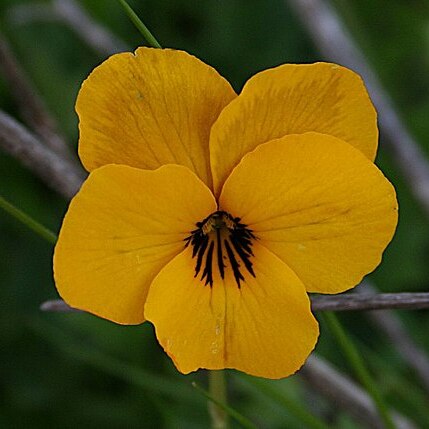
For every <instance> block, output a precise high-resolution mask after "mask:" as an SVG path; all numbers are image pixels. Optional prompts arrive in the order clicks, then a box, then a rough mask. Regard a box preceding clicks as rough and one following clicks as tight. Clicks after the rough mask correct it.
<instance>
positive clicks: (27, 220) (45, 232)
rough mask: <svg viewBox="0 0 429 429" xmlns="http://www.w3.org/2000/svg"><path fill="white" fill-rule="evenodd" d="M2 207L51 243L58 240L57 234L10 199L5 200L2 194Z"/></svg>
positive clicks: (0, 199) (0, 200)
mask: <svg viewBox="0 0 429 429" xmlns="http://www.w3.org/2000/svg"><path fill="white" fill-rule="evenodd" d="M0 208H2V209H3V210H4V211H5V212H7V213H9V214H10V215H11V216H12V217H14V218H15V219H17V220H19V221H20V222H21V223H23V224H24V225H25V226H26V227H28V228H30V229H31V230H33V231H34V232H35V233H36V234H38V235H39V236H40V237H42V238H44V239H45V240H46V241H49V243H52V244H55V243H56V242H57V238H58V237H57V236H56V234H54V233H53V232H52V231H50V230H49V229H48V228H46V227H44V226H43V225H42V224H40V223H39V222H37V221H35V220H34V219H33V218H32V217H30V216H29V215H28V214H26V213H24V212H23V211H22V210H20V209H18V208H17V207H15V206H14V205H13V204H11V203H10V202H9V201H7V200H5V199H4V198H3V197H2V196H0Z"/></svg>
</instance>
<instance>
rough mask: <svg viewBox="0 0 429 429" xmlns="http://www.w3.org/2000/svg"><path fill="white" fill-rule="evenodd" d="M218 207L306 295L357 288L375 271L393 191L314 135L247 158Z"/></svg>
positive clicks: (348, 149) (331, 140) (340, 147)
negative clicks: (297, 281)
mask: <svg viewBox="0 0 429 429" xmlns="http://www.w3.org/2000/svg"><path fill="white" fill-rule="evenodd" d="M220 207H221V208H222V210H226V211H228V212H229V213H232V214H233V215H234V216H238V217H241V219H242V220H241V221H242V222H243V223H245V224H247V225H248V227H249V228H251V229H252V230H253V231H254V234H255V235H256V236H257V237H258V238H259V241H260V243H261V244H263V245H264V246H265V247H267V248H268V249H269V250H271V251H272V252H273V253H275V254H276V255H277V256H278V257H280V259H282V260H283V261H284V262H285V263H286V264H287V265H288V266H289V267H291V268H292V270H294V272H295V273H296V274H297V275H298V277H299V278H300V279H301V280H302V281H303V283H304V284H305V286H306V288H307V291H309V292H321V293H337V292H341V291H344V290H347V289H349V288H351V287H353V286H355V285H356V284H357V283H359V281H360V280H361V279H362V277H363V276H364V275H365V274H367V273H369V272H371V271H372V270H373V269H374V268H375V267H376V266H377V265H378V264H379V263H380V261H381V255H382V252H383V251H384V249H385V247H386V246H387V244H388V243H389V242H390V240H391V239H392V236H393V233H394V231H395V228H396V223H397V202H396V197H395V190H394V188H393V186H392V185H391V184H390V182H389V181H388V180H387V179H386V178H385V177H384V176H383V174H382V173H381V171H380V170H378V168H377V167H376V166H375V165H374V164H373V163H372V162H370V161H369V160H368V159H367V158H365V157H364V156H363V155H362V153H361V152H359V151H358V150H356V149H354V148H353V147H352V146H350V145H349V144H347V143H345V142H343V141H341V140H339V139H337V138H335V137H332V136H326V135H323V134H317V133H307V134H300V135H290V136H286V137H283V138H281V139H278V140H274V141H272V142H269V143H266V144H263V145H260V146H259V147H258V148H257V149H255V151H253V152H252V153H249V154H248V155H246V156H245V157H244V158H243V160H242V161H241V163H240V164H239V165H238V166H237V167H236V168H235V169H234V171H233V172H232V174H231V175H230V176H229V178H228V179H227V181H226V182H225V185H224V188H223V190H222V194H221V197H220Z"/></svg>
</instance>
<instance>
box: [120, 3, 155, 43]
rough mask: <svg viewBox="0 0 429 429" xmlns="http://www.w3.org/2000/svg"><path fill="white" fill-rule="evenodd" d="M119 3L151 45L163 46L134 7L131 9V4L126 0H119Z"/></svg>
mask: <svg viewBox="0 0 429 429" xmlns="http://www.w3.org/2000/svg"><path fill="white" fill-rule="evenodd" d="M119 3H120V4H121V6H122V7H123V8H124V10H125V13H126V14H127V15H128V17H129V18H130V20H131V21H132V23H133V24H134V25H135V26H136V28H137V30H139V31H140V33H141V35H142V36H143V37H144V38H145V40H146V42H147V43H148V44H149V46H152V47H153V48H162V46H161V45H160V44H159V42H158V40H156V39H155V36H154V35H153V34H152V33H151V32H150V31H149V29H148V28H147V27H146V25H144V23H143V22H142V20H141V19H140V18H139V17H138V15H137V14H136V13H135V12H134V11H133V9H131V6H130V5H129V4H128V3H127V2H126V1H125V0H119Z"/></svg>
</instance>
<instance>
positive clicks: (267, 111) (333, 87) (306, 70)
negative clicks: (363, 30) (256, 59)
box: [210, 63, 378, 194]
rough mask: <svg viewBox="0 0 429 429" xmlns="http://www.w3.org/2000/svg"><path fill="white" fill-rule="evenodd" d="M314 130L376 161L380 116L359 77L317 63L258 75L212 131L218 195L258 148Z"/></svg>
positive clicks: (229, 106)
mask: <svg viewBox="0 0 429 429" xmlns="http://www.w3.org/2000/svg"><path fill="white" fill-rule="evenodd" d="M309 131H315V132H319V133H323V134H329V135H333V136H335V137H338V138H340V139H342V140H344V141H346V142H348V143H350V144H351V145H353V146H354V147H356V148H357V149H359V150H360V151H361V152H362V153H364V154H365V156H367V157H368V158H369V159H370V160H374V158H375V154H376V150H377V138H378V130H377V117H376V112H375V110H374V107H373V106H372V104H371V101H370V99H369V96H368V94H367V91H366V89H365V87H364V85H363V82H362V80H361V78H360V77H359V76H358V75H357V74H355V73H354V72H352V71H351V70H348V69H346V68H344V67H341V66H338V65H336V64H329V63H316V64H300V65H296V64H285V65H282V66H279V67H276V68H273V69H270V70H266V71H263V72H261V73H258V74H257V75H255V76H253V77H252V78H251V79H250V80H249V81H248V82H247V83H246V85H245V86H244V88H243V91H242V92H241V94H240V95H239V96H238V97H237V98H236V99H235V100H234V101H233V102H232V103H230V104H229V105H228V106H227V107H226V108H225V109H224V110H223V111H222V113H221V114H220V116H219V119H218V120H217V121H216V122H215V124H214V125H213V128H212V132H211V136H210V161H211V168H212V174H213V182H214V189H215V191H216V194H218V192H219V191H220V188H221V187H222V184H223V182H224V181H225V180H226V178H227V177H228V175H229V174H230V172H231V171H232V169H233V168H234V167H235V166H236V165H237V164H238V162H239V161H240V159H241V158H242V157H243V156H244V155H245V154H246V153H248V152H250V151H252V150H253V149H255V148H256V146H258V145H259V144H261V143H266V142H268V141H270V140H273V139H277V138H280V137H283V136H284V135H287V134H302V133H305V132H309Z"/></svg>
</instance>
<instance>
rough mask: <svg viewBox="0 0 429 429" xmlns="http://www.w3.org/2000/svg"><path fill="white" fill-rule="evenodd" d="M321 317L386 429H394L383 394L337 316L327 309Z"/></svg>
mask: <svg viewBox="0 0 429 429" xmlns="http://www.w3.org/2000/svg"><path fill="white" fill-rule="evenodd" d="M323 319H324V320H325V322H326V324H327V325H328V327H329V329H330V331H331V332H332V334H333V335H334V336H335V338H336V340H337V342H338V344H339V345H340V347H341V348H342V350H343V353H344V355H345V356H346V358H347V360H348V362H349V364H350V366H351V367H352V368H353V370H354V371H355V374H356V377H357V378H358V379H359V380H360V382H361V383H362V385H363V386H364V387H365V389H366V391H367V392H368V394H369V395H370V396H371V398H372V400H373V401H374V404H375V406H376V407H377V410H378V412H379V414H380V417H381V419H382V420H383V423H384V425H385V427H386V429H396V426H395V424H394V423H393V420H392V417H391V416H390V413H389V409H388V407H387V405H386V403H385V402H384V399H383V396H382V395H381V394H380V392H379V390H378V388H377V386H376V384H375V382H374V380H373V379H372V377H371V375H370V374H369V372H368V370H367V369H366V366H365V364H364V363H363V360H362V359H361V357H360V354H359V352H358V351H357V349H356V347H355V345H354V344H353V342H352V341H351V340H350V339H349V338H348V336H347V334H346V332H345V330H344V329H343V327H342V326H341V324H340V321H339V320H338V318H337V316H336V315H335V314H334V313H332V312H328V311H327V312H325V313H324V314H323Z"/></svg>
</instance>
